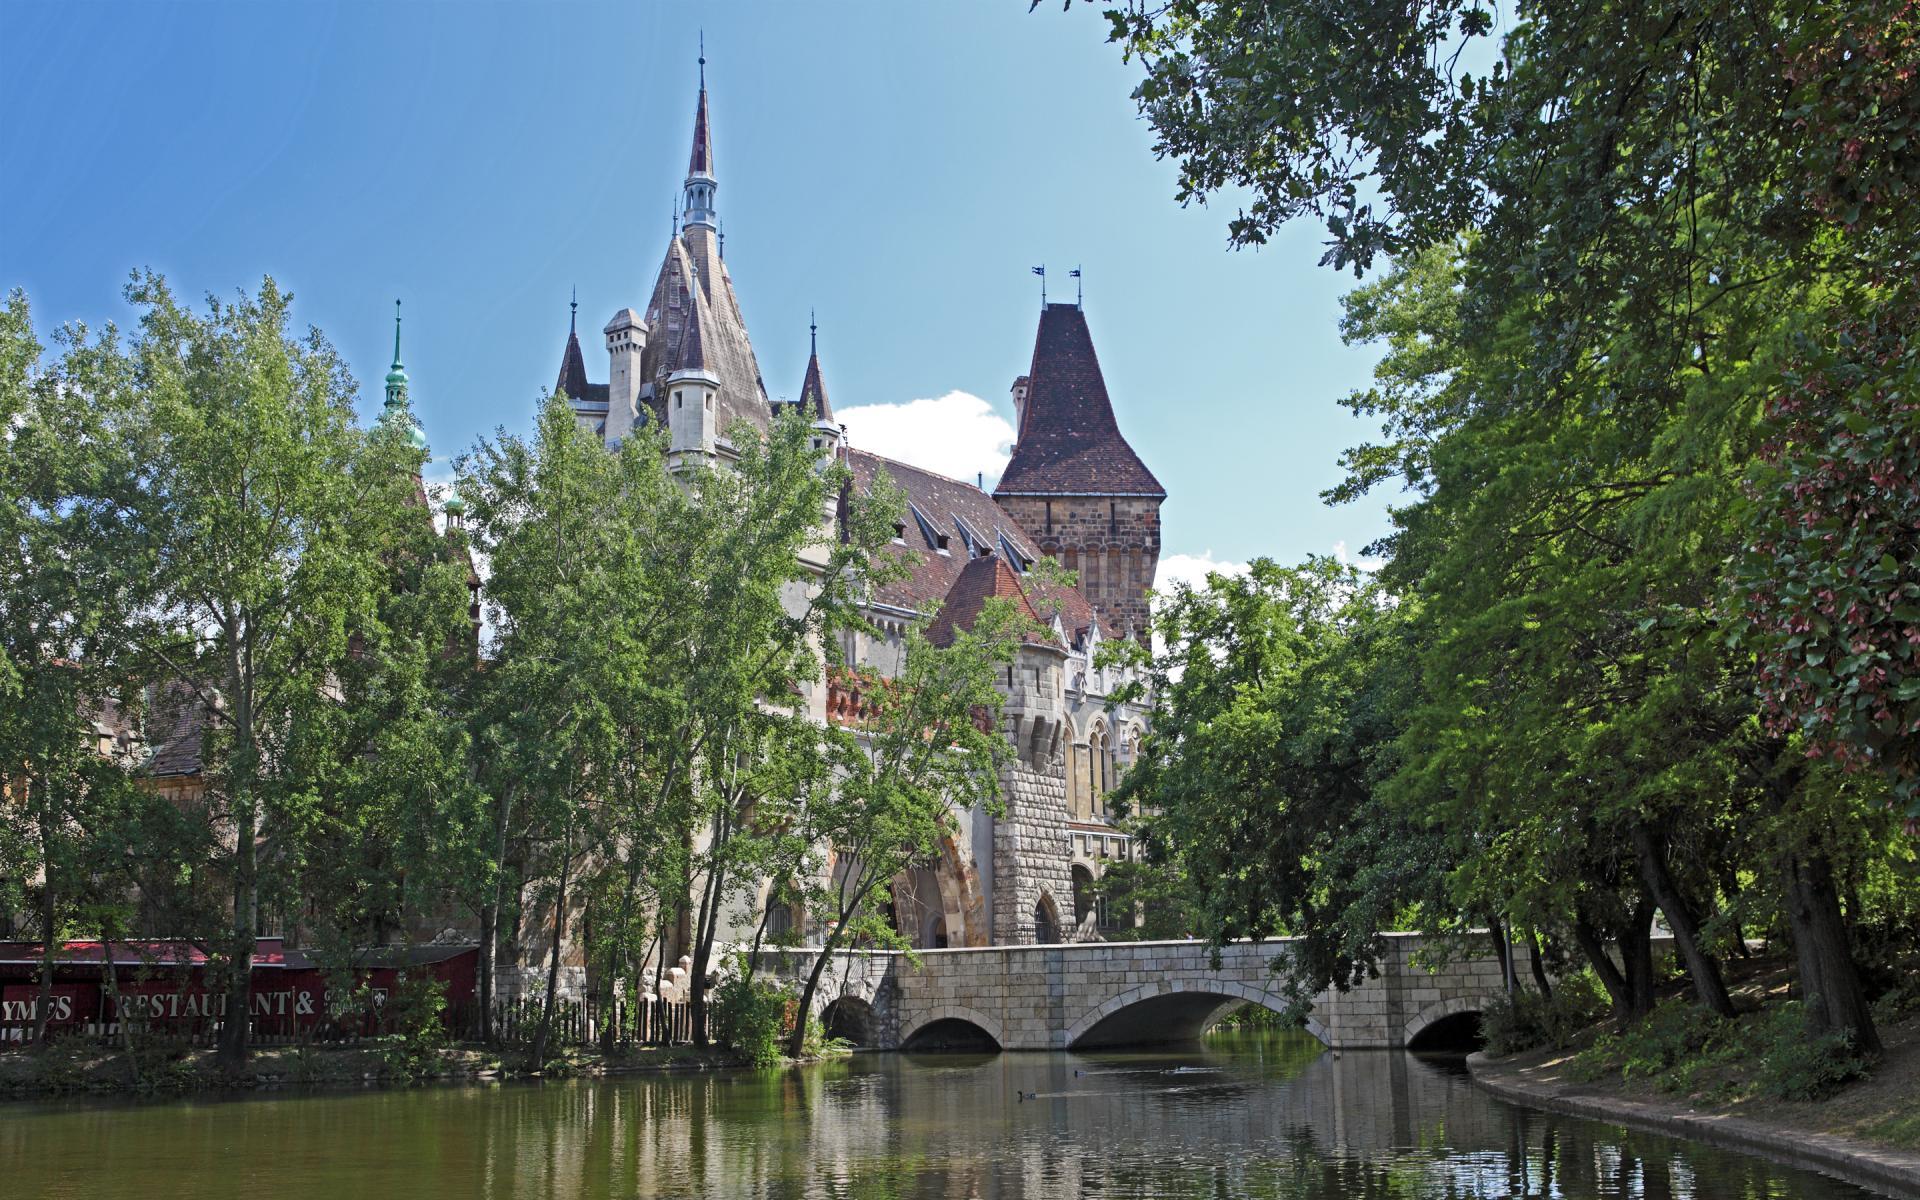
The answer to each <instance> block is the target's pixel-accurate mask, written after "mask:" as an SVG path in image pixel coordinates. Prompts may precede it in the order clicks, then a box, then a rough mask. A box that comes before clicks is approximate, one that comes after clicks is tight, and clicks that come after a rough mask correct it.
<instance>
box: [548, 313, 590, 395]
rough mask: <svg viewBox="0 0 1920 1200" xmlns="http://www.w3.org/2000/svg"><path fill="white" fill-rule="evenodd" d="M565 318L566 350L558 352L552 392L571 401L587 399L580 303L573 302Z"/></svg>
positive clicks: (585, 362)
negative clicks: (558, 361)
mask: <svg viewBox="0 0 1920 1200" xmlns="http://www.w3.org/2000/svg"><path fill="white" fill-rule="evenodd" d="M571 308H572V312H571V313H570V314H569V315H568V317H567V348H566V349H565V350H562V351H561V352H560V378H559V379H558V380H557V381H556V382H555V383H554V385H553V390H554V391H555V392H556V393H560V394H564V395H565V396H566V397H567V398H568V399H571V400H585V399H586V398H587V390H588V388H589V386H590V385H589V384H588V383H587V359H586V356H585V355H584V354H582V353H581V352H580V329H579V324H580V301H579V300H578V299H576V300H574V301H573V303H572V305H571Z"/></svg>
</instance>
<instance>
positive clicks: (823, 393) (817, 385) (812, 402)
mask: <svg viewBox="0 0 1920 1200" xmlns="http://www.w3.org/2000/svg"><path fill="white" fill-rule="evenodd" d="M807 330H808V333H809V334H811V335H812V336H811V338H810V347H809V351H808V354H807V376H806V378H805V379H803V380H801V382H800V412H801V413H802V414H803V415H804V416H806V417H807V419H808V420H812V421H831V420H833V405H832V404H829V403H828V402H827V384H826V381H825V380H824V379H822V378H821V377H820V327H819V326H818V325H811V324H810V325H809V326H808V327H807Z"/></svg>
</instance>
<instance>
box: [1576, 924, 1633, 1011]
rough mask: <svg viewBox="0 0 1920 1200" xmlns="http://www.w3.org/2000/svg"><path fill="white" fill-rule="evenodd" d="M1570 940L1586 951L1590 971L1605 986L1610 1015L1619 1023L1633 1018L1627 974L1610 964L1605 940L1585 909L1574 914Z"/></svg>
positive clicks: (1610, 958)
mask: <svg viewBox="0 0 1920 1200" xmlns="http://www.w3.org/2000/svg"><path fill="white" fill-rule="evenodd" d="M1573 941H1574V944H1575V945H1577V946H1579V947H1580V953H1582V954H1584V955H1586V958H1587V962H1588V964H1589V965H1591V966H1592V967H1593V973H1594V974H1595V975H1598V976H1599V977H1600V986H1601V987H1603V988H1605V989H1607V999H1608V1000H1609V1001H1610V1002H1611V1003H1612V1006H1613V1019H1614V1022H1615V1023H1616V1024H1618V1025H1622V1026H1624V1025H1626V1024H1627V1022H1628V1021H1630V1020H1632V1019H1633V1016H1632V1011H1633V989H1632V987H1631V986H1630V985H1629V984H1628V983H1627V979H1626V976H1624V975H1622V974H1621V973H1620V968H1619V967H1617V966H1615V965H1614V964H1613V959H1612V957H1611V956H1609V955H1608V954H1607V947H1606V943H1605V942H1603V941H1602V940H1601V938H1600V931H1599V930H1598V929H1596V928H1594V925H1593V922H1592V921H1589V920H1588V919H1587V916H1586V914H1585V913H1580V914H1577V915H1576V916H1575V917H1574V919H1573Z"/></svg>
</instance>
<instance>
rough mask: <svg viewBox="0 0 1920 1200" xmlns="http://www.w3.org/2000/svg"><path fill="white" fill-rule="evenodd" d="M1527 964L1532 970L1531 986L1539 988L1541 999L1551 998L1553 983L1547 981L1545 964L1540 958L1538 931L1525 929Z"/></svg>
mask: <svg viewBox="0 0 1920 1200" xmlns="http://www.w3.org/2000/svg"><path fill="white" fill-rule="evenodd" d="M1527 966H1528V967H1529V968H1530V969H1531V970H1532V971H1533V986H1535V987H1537V988H1539V989H1540V998H1541V999H1542V1000H1551V999H1553V985H1552V984H1551V983H1548V982H1547V964H1546V963H1544V962H1542V961H1541V959H1540V931H1539V930H1537V929H1530V930H1528V931H1527Z"/></svg>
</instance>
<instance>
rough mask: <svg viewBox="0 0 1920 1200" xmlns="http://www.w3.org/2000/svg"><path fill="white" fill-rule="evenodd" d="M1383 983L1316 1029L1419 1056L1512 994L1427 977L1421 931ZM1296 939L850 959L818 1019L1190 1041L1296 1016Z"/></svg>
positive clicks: (1450, 975) (1387, 958)
mask: <svg viewBox="0 0 1920 1200" xmlns="http://www.w3.org/2000/svg"><path fill="white" fill-rule="evenodd" d="M1383 937H1384V940H1385V943H1386V945H1385V949H1384V952H1383V954H1382V956H1381V958H1380V960H1379V963H1378V969H1379V973H1378V974H1377V975H1375V976H1374V977H1373V978H1372V979H1369V980H1366V981H1365V982H1363V983H1361V984H1360V985H1358V986H1356V987H1354V988H1353V989H1352V990H1350V991H1347V992H1337V991H1331V990H1329V991H1326V992H1322V993H1321V994H1320V995H1318V996H1316V997H1315V998H1314V1001H1313V1006H1312V1009H1311V1011H1310V1012H1309V1014H1308V1016H1307V1030H1308V1032H1310V1033H1312V1034H1313V1035H1314V1036H1315V1037H1317V1038H1319V1039H1320V1040H1321V1041H1323V1042H1325V1043H1326V1044H1327V1045H1329V1046H1332V1047H1334V1048H1336V1049H1349V1048H1352V1049H1359V1048H1382V1049H1385V1048H1393V1047H1401V1046H1408V1045H1412V1044H1416V1043H1418V1042H1419V1041H1420V1040H1422V1035H1423V1034H1426V1035H1429V1036H1433V1035H1435V1034H1437V1033H1439V1032H1440V1031H1441V1030H1442V1029H1443V1028H1446V1027H1448V1026H1443V1025H1442V1023H1443V1022H1446V1023H1449V1026H1450V1027H1453V1028H1457V1027H1458V1026H1459V1025H1460V1024H1461V1022H1463V1021H1466V1020H1468V1019H1470V1016H1471V1015H1477V1014H1478V1013H1479V1011H1480V1009H1481V1008H1482V1006H1483V1005H1485V1004H1486V1003H1487V1002H1488V1001H1490V1000H1492V999H1493V998H1494V997H1496V996H1499V995H1501V994H1503V993H1504V991H1505V987H1504V984H1503V982H1502V978H1501V971H1500V960H1499V959H1498V958H1496V957H1495V956H1494V955H1493V954H1492V953H1491V952H1488V953H1486V954H1484V955H1481V956H1477V957H1469V958H1458V957H1456V958H1454V959H1452V960H1451V961H1449V962H1448V963H1446V964H1445V965H1443V966H1440V967H1438V968H1435V969H1431V970H1430V969H1428V968H1427V967H1426V966H1423V965H1421V964H1420V963H1419V962H1417V961H1416V957H1417V955H1418V952H1419V950H1420V949H1421V947H1422V946H1423V945H1424V939H1423V938H1422V937H1421V935H1419V934H1403V933H1390V934H1385V935H1383ZM1287 942H1288V939H1285V938H1280V939H1273V940H1269V941H1266V942H1261V943H1258V944H1255V943H1252V942H1234V943H1232V944H1229V945H1227V946H1224V947H1222V948H1221V951H1220V968H1219V970H1214V969H1213V967H1212V964H1211V962H1210V958H1211V955H1210V954H1209V951H1208V948H1207V945H1206V943H1204V942H1184V941H1183V942H1078V943H1070V944H1066V945H1057V946H990V947H983V948H978V949H966V950H921V951H918V952H917V953H918V957H919V962H918V964H917V965H916V964H915V963H914V962H912V961H911V960H910V959H909V958H908V957H907V956H906V955H905V954H901V953H897V952H890V951H859V950H855V951H845V952H841V953H838V954H836V955H835V958H834V961H833V962H832V963H831V964H830V965H829V966H828V968H827V974H826V975H825V976H823V977H822V979H821V984H820V994H819V995H818V996H817V997H816V998H815V1002H814V1012H815V1014H816V1015H818V1016H820V1017H821V1019H822V1020H823V1021H825V1022H826V1023H827V1025H828V1028H829V1030H830V1031H832V1032H835V1033H837V1034H838V1035H839V1036H843V1037H849V1038H850V1040H853V1041H855V1042H857V1043H858V1044H860V1045H863V1046H870V1047H873V1048H876V1049H914V1048H936V1047H957V1046H964V1045H969V1044H972V1045H979V1046H983V1047H984V1046H985V1045H986V1043H988V1042H989V1041H990V1042H991V1043H992V1044H993V1045H994V1046H997V1047H999V1048H1000V1049H1003V1050H1063V1049H1068V1048H1076V1049H1077V1048H1090V1047H1095V1046H1140V1045H1154V1044H1159V1043H1168V1042H1180V1041H1190V1040H1192V1039H1194V1038H1197V1037H1199V1036H1200V1034H1202V1033H1203V1032H1205V1031H1206V1029H1207V1027H1208V1026H1209V1025H1212V1024H1213V1023H1214V1022H1215V1021H1217V1020H1219V1019H1220V1018H1221V1017H1223V1016H1225V1015H1226V1014H1227V1013H1228V1012H1229V1011H1231V1010H1232V1009H1234V1008H1237V1007H1239V1006H1241V1005H1243V1004H1259V1005H1263V1006H1265V1007H1267V1008H1270V1009H1273V1010H1275V1011H1285V1009H1286V1007H1287V998H1286V996H1285V994H1284V993H1285V989H1284V983H1285V981H1284V979H1283V978H1281V977H1280V976H1278V975H1276V974H1275V973H1274V972H1273V970H1272V967H1271V964H1272V963H1273V961H1274V959H1275V957H1276V956H1277V955H1283V954H1285V953H1286V947H1287ZM762 961H763V969H766V970H768V971H769V972H770V973H772V974H774V975H776V976H779V977H783V978H804V975H805V972H806V971H807V969H808V968H809V967H811V965H812V957H811V955H809V954H808V953H807V951H806V950H805V949H804V948H802V949H798V950H792V951H772V952H768V953H766V954H763V955H762Z"/></svg>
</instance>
